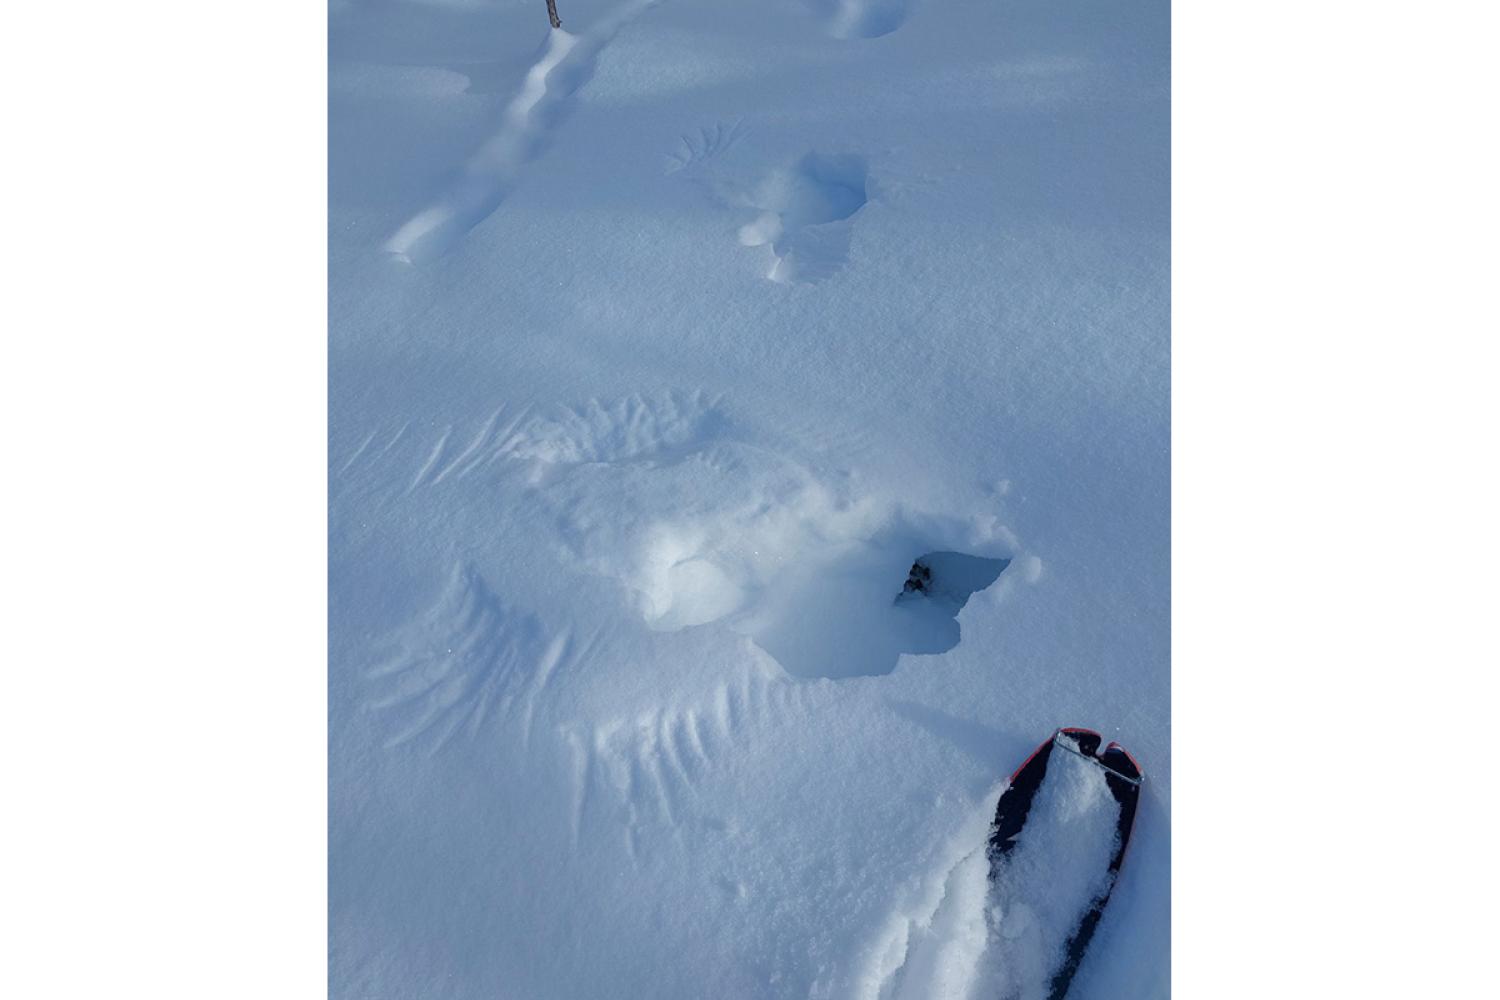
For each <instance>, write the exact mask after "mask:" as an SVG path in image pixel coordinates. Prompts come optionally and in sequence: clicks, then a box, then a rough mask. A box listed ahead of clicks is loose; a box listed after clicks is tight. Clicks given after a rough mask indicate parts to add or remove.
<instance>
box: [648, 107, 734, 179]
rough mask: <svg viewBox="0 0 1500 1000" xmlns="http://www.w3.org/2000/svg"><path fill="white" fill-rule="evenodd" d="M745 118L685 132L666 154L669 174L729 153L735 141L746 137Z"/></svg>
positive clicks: (666, 170)
mask: <svg viewBox="0 0 1500 1000" xmlns="http://www.w3.org/2000/svg"><path fill="white" fill-rule="evenodd" d="M745 132H746V128H745V123H744V119H736V120H735V121H732V122H716V123H715V124H713V125H709V126H706V127H704V128H700V129H699V130H698V131H696V132H688V133H684V134H683V136H682V137H681V138H680V139H678V140H677V148H676V149H674V150H672V151H671V152H670V153H668V154H667V155H666V168H665V172H666V173H667V174H675V173H677V172H678V171H682V170H692V169H694V168H696V167H699V166H702V165H703V164H705V163H707V162H708V161H709V160H712V159H714V158H715V157H717V156H720V155H722V154H724V153H727V152H728V151H729V150H730V149H731V148H732V147H733V146H734V144H735V143H737V142H739V141H740V140H741V139H742V138H744V136H745Z"/></svg>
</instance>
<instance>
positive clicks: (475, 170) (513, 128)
mask: <svg viewBox="0 0 1500 1000" xmlns="http://www.w3.org/2000/svg"><path fill="white" fill-rule="evenodd" d="M659 2H660V0H631V2H627V3H625V4H623V5H622V6H621V7H619V8H618V9H617V10H616V11H615V12H614V13H613V14H612V15H610V16H608V17H606V18H605V19H604V20H602V21H601V22H600V23H599V24H598V25H597V26H595V28H594V29H593V30H591V31H589V32H586V33H585V34H583V35H573V34H569V33H568V32H566V31H563V30H561V29H554V30H552V31H550V32H549V33H548V35H547V42H546V45H545V46H544V48H543V50H542V54H541V56H540V57H539V58H538V59H537V61H536V62H535V63H534V64H533V65H532V66H531V68H530V69H529V70H527V72H526V78H525V80H524V82H523V83H522V85H521V89H520V91H519V92H518V93H517V94H516V96H515V97H514V98H512V99H511V102H510V104H509V105H507V106H506V109H505V115H504V121H503V124H502V125H501V127H500V130H499V131H498V132H496V133H495V134H494V135H492V136H491V137H490V138H489V139H488V140H486V141H485V142H484V144H483V145H481V146H480V147H479V149H478V150H476V151H475V152H474V154H473V155H472V156H470V157H469V159H468V162H466V163H465V164H464V166H463V170H462V173H461V175H460V177H459V178H458V180H457V181H456V182H454V183H453V184H452V186H450V187H449V188H448V190H446V191H444V192H443V193H442V194H441V195H440V196H439V197H438V198H437V200H435V201H434V202H433V203H432V204H430V205H428V206H427V207H426V208H424V209H422V210H421V211H420V212H418V213H417V214H416V215H414V216H412V218H411V219H409V220H407V222H406V224H405V225H403V226H402V227H401V228H400V229H398V230H397V231H396V232H395V234H394V235H393V236H391V238H390V239H389V240H387V241H386V244H385V249H386V251H387V252H388V253H390V254H391V255H393V256H394V257H396V259H398V260H401V261H403V262H405V263H408V264H420V263H425V262H426V261H429V260H432V259H434V258H436V257H440V256H442V255H443V254H445V253H447V252H448V251H449V250H450V249H452V248H453V246H454V245H455V244H457V243H458V241H459V240H461V239H463V237H464V236H465V234H467V233H468V232H469V230H471V229H473V228H474V227H475V226H477V225H478V224H479V223H481V222H483V221H484V220H485V219H487V218H489V217H490V215H491V214H493V213H494V211H495V209H497V208H499V207H500V204H501V202H503V201H504V200H505V199H506V197H507V196H508V195H509V194H510V192H511V191H512V190H513V189H514V188H515V186H516V183H517V182H518V181H519V180H520V177H521V174H522V172H523V171H524V170H525V168H526V166H527V165H528V164H529V163H531V161H532V160H534V159H536V157H537V156H538V155H540V154H541V152H542V150H543V148H544V147H545V146H546V141H547V138H548V137H549V135H550V134H551V132H552V130H553V129H555V128H556V127H557V126H558V125H559V124H560V123H561V122H562V120H563V118H565V117H566V116H567V113H568V111H569V110H571V107H572V103H573V98H574V95H575V94H577V92H578V90H579V88H581V87H582V86H583V85H584V84H586V83H588V82H589V80H590V79H592V78H593V75H594V69H595V67H596V66H597V65H598V61H599V54H600V53H601V52H602V51H603V50H604V47H605V46H606V45H608V44H609V43H610V41H612V40H613V39H614V37H615V35H616V34H617V33H618V32H619V30H620V28H621V27H623V26H624V25H625V24H626V22H628V21H630V20H631V19H633V18H634V17H636V16H637V15H638V14H640V13H641V12H643V11H645V10H647V9H649V8H651V7H654V6H656V4H657V3H659Z"/></svg>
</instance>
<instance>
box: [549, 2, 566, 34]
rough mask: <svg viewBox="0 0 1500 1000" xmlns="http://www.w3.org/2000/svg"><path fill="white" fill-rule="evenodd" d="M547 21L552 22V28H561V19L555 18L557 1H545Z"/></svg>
mask: <svg viewBox="0 0 1500 1000" xmlns="http://www.w3.org/2000/svg"><path fill="white" fill-rule="evenodd" d="M547 19H548V20H549V21H551V22H552V27H554V28H561V27H562V19H561V18H559V17H558V16H557V0H547Z"/></svg>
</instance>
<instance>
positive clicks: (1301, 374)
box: [1172, 3, 1500, 1000]
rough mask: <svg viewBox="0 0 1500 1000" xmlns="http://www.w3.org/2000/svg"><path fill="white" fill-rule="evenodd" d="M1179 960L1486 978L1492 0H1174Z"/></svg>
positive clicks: (1434, 992) (1465, 988)
mask: <svg viewBox="0 0 1500 1000" xmlns="http://www.w3.org/2000/svg"><path fill="white" fill-rule="evenodd" d="M1176 7H1177V9H1176V21H1175V26H1174V27H1175V37H1174V49H1175V59H1174V87H1173V98H1174V118H1173V131H1174V154H1175V155H1174V209H1173V210H1174V233H1173V235H1174V243H1173V257H1174V286H1175V287H1174V331H1173V344H1174V350H1173V382H1174V387H1175V390H1174V414H1173V426H1174V435H1173V467H1174V491H1173V521H1174V535H1173V553H1174V558H1173V593H1174V604H1173V620H1174V648H1173V663H1174V673H1173V687H1174V702H1173V715H1174V719H1175V721H1176V725H1175V727H1174V734H1173V745H1172V756H1173V766H1174V787H1173V805H1174V809H1173V813H1174V821H1175V829H1174V831H1173V844H1174V847H1175V852H1174V853H1175V857H1174V866H1173V886H1174V896H1173V911H1174V931H1175V933H1174V940H1173V954H1174V988H1175V990H1176V992H1177V993H1178V995H1180V996H1182V997H1214V998H1216V1000H1222V998H1239V997H1247V998H1249V997H1253V998H1256V1000H1263V998H1265V997H1279V996H1358V997H1371V996H1374V997H1385V996H1391V997H1402V998H1410V997H1416V996H1424V997H1446V996H1472V995H1478V993H1480V992H1483V988H1484V984H1486V983H1493V981H1494V976H1493V974H1492V973H1491V972H1490V971H1489V970H1488V969H1487V968H1484V967H1483V966H1482V965H1481V963H1483V962H1485V961H1486V960H1487V957H1488V955H1487V953H1488V951H1489V948H1488V947H1487V944H1488V938H1489V937H1492V936H1493V930H1494V921H1493V919H1492V918H1491V917H1489V916H1488V914H1489V911H1490V909H1491V907H1492V906H1493V898H1494V891H1495V888H1496V886H1495V878H1494V876H1493V874H1491V873H1492V872H1493V865H1492V864H1491V862H1490V860H1489V859H1490V858H1491V857H1492V856H1493V853H1494V848H1493V845H1492V843H1491V842H1492V840H1493V836H1494V835H1493V824H1492V823H1491V822H1489V821H1488V814H1489V813H1490V812H1492V810H1491V809H1490V808H1489V800H1490V799H1491V798H1492V792H1491V788H1492V786H1493V779H1492V778H1491V776H1490V774H1489V773H1488V772H1490V771H1491V770H1493V768H1492V767H1491V766H1490V764H1489V761H1488V746H1489V744H1490V742H1491V741H1492V739H1493V736H1492V733H1493V727H1492V719H1491V716H1492V715H1493V714H1494V707H1495V705H1496V704H1497V701H1496V699H1495V697H1494V696H1495V687H1496V686H1495V681H1494V677H1493V671H1494V668H1495V666H1496V665H1497V663H1500V657H1497V655H1496V647H1495V639H1494V627H1493V622H1494V620H1495V615H1496V612H1497V607H1500V602H1497V600H1496V597H1497V589H1496V586H1495V583H1494V582H1493V581H1494V579H1495V575H1496V573H1497V572H1500V561H1497V558H1500V550H1497V545H1496V532H1495V527H1494V525H1495V521H1496V517H1497V513H1496V511H1497V506H1500V504H1497V501H1500V497H1497V491H1496V468H1497V456H1500V446H1497V443H1496V431H1497V429H1500V416H1497V413H1496V404H1495V399H1496V395H1497V387H1496V381H1497V374H1500V368H1497V364H1496V362H1497V356H1496V350H1495V343H1494V338H1495V334H1496V332H1497V331H1500V324H1497V323H1496V315H1495V308H1494V305H1493V296H1494V292H1493V289H1494V286H1495V281H1496V266H1495V265H1496V255H1495V252H1494V250H1493V242H1494V239H1495V236H1494V234H1495V232H1496V227H1497V223H1500V218H1497V215H1496V199H1495V190H1496V185H1497V181H1496V178H1497V177H1500V165H1497V163H1496V157H1495V139H1496V134H1497V130H1496V128H1495V124H1494V123H1495V121H1496V111H1495V107H1496V105H1495V99H1494V95H1495V94H1497V93H1500V83H1497V81H1496V72H1495V66H1496V60H1495V59H1494V55H1493V52H1492V51H1491V50H1492V49H1493V42H1494V39H1495V38H1496V37H1497V32H1496V30H1495V29H1496V15H1495V12H1494V10H1493V8H1490V7H1486V6H1484V5H1462V6H1460V5H1458V4H1428V5H1418V6H1410V5H1404V6H1401V7H1397V6H1395V5H1391V4H1376V5H1362V6H1349V5H1316V4H1306V3H1271V4H1257V5H1255V6H1254V7H1245V6H1225V5H1214V4H1188V3H1179V4H1177V5H1176Z"/></svg>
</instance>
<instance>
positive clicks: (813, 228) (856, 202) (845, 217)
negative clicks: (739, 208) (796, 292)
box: [739, 153, 869, 284]
mask: <svg viewBox="0 0 1500 1000" xmlns="http://www.w3.org/2000/svg"><path fill="white" fill-rule="evenodd" d="M868 179H869V167H868V165H867V164H866V162H865V160H864V158H863V157H860V156H855V155H852V154H844V155H838V156H825V155H823V154H821V153H808V154H807V155H806V156H804V157H802V159H801V160H799V161H797V163H796V164H795V165H794V166H793V167H791V168H789V169H786V170H779V171H776V172H774V173H772V174H771V176H770V177H768V178H767V179H766V180H765V182H764V183H763V184H762V185H761V188H760V191H759V192H758V193H757V195H756V196H755V198H754V199H753V202H754V204H755V206H756V207H757V208H759V209H760V212H761V214H760V215H759V217H757V218H756V219H755V221H753V222H750V223H748V224H747V225H745V226H742V227H741V228H740V234H739V235H740V243H741V244H742V245H744V246H749V247H756V246H764V245H766V244H770V246H771V250H772V253H773V254H774V256H775V263H773V264H772V266H771V270H770V272H769V273H768V274H767V275H766V276H767V277H768V278H770V279H771V280H772V281H778V282H784V283H795V284H811V283H814V282H818V281H822V280H824V279H826V278H828V277H830V276H832V275H833V274H834V273H836V272H837V271H838V270H839V268H841V267H842V266H843V265H844V263H845V261H847V260H848V258H849V241H850V237H851V234H852V229H853V221H852V220H853V217H854V215H855V214H856V213H857V212H859V210H860V209H862V208H864V206H865V204H866V203H867V202H868V201H869V195H868V192H867V188H868Z"/></svg>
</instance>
